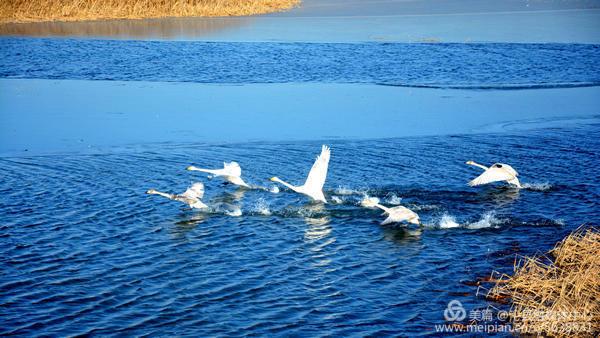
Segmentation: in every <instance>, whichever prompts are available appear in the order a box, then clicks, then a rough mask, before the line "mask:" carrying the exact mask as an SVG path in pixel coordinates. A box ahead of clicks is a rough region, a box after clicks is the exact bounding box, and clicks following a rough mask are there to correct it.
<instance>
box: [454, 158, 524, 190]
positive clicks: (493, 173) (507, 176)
mask: <svg viewBox="0 0 600 338" xmlns="http://www.w3.org/2000/svg"><path fill="white" fill-rule="evenodd" d="M466 163H467V164H469V165H472V166H475V167H479V168H481V169H483V170H485V171H484V173H483V174H481V175H479V176H478V177H477V178H475V179H474V180H472V181H471V182H469V185H470V186H472V187H474V186H477V185H482V184H488V183H492V182H502V181H506V182H507V183H508V184H510V185H512V186H514V187H517V188H519V189H520V188H522V187H521V182H519V179H518V178H517V176H519V173H518V172H517V171H516V170H515V169H513V167H511V166H509V165H508V164H504V163H494V164H493V165H492V166H491V167H489V168H488V167H486V166H484V165H481V164H479V163H475V162H473V161H467V162H466Z"/></svg>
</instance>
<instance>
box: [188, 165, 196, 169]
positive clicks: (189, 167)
mask: <svg viewBox="0 0 600 338" xmlns="http://www.w3.org/2000/svg"><path fill="white" fill-rule="evenodd" d="M196 169H197V168H196V167H194V166H193V165H191V166H188V167H187V168H185V170H196Z"/></svg>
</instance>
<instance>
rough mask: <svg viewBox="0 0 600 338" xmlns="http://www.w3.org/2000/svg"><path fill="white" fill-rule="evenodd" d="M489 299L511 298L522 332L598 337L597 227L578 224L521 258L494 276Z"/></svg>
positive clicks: (599, 238) (516, 324) (599, 235)
mask: <svg viewBox="0 0 600 338" xmlns="http://www.w3.org/2000/svg"><path fill="white" fill-rule="evenodd" d="M488 297H489V298H490V299H509V300H510V302H511V303H512V308H511V311H510V314H511V316H510V318H511V320H512V322H513V325H514V328H516V329H517V330H518V332H520V333H521V334H533V335H544V336H552V337H597V336H598V334H600V232H599V230H598V229H597V228H593V227H590V228H580V229H578V230H577V231H575V232H573V233H572V234H570V235H569V236H567V237H566V238H565V239H564V240H562V241H561V242H560V243H558V244H557V245H556V247H555V248H554V249H553V250H551V251H550V252H549V253H548V255H545V256H537V257H526V258H523V259H522V260H521V261H520V262H518V264H516V265H515V271H514V274H513V275H512V276H508V275H505V276H503V277H502V278H501V279H500V280H498V281H497V282H496V284H495V286H494V287H493V288H492V289H491V291H490V293H489V294H488Z"/></svg>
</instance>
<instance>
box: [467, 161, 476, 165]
mask: <svg viewBox="0 0 600 338" xmlns="http://www.w3.org/2000/svg"><path fill="white" fill-rule="evenodd" d="M465 163H466V164H469V165H473V164H475V162H473V161H467V162H465Z"/></svg>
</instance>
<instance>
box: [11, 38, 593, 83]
mask: <svg viewBox="0 0 600 338" xmlns="http://www.w3.org/2000/svg"><path fill="white" fill-rule="evenodd" d="M0 76H1V77H3V78H42V79H81V80H121V81H175V82H198V83H234V84H243V83H299V82H300V83H302V82H312V83H369V84H385V85H395V86H409V87H411V86H412V87H433V88H484V89H485V88H488V89H490V88H491V89H494V88H500V89H511V88H544V87H572V86H589V85H600V45H595V44H518V43H488V44H481V43H470V44H407V43H267V42H265V43H239V42H197V41H194V42H183V41H129V42H122V41H112V40H75V39H24V38H6V39H0Z"/></svg>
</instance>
